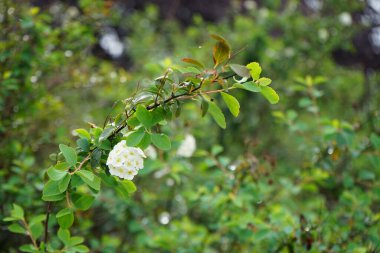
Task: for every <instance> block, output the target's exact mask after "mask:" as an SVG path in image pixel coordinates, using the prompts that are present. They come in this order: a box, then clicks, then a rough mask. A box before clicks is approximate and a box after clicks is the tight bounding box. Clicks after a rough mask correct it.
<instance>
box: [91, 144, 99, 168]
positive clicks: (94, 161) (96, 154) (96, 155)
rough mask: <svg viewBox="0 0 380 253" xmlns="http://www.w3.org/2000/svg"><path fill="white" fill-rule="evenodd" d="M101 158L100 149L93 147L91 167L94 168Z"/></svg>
mask: <svg viewBox="0 0 380 253" xmlns="http://www.w3.org/2000/svg"><path fill="white" fill-rule="evenodd" d="M101 158H102V151H101V150H100V149H98V148H96V149H94V151H93V152H92V154H91V161H90V164H91V168H96V167H98V166H99V164H100V159H101Z"/></svg>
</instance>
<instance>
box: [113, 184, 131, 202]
mask: <svg viewBox="0 0 380 253" xmlns="http://www.w3.org/2000/svg"><path fill="white" fill-rule="evenodd" d="M115 190H116V192H117V193H118V194H119V195H120V196H121V197H122V198H123V199H126V200H127V199H129V196H130V195H131V194H132V193H133V192H135V191H136V186H135V184H134V183H133V182H132V181H129V180H120V181H118V185H117V187H116V188H115Z"/></svg>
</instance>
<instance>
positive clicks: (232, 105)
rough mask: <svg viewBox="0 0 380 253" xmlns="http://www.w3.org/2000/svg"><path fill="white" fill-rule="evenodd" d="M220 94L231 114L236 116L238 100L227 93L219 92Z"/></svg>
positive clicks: (238, 107)
mask: <svg viewBox="0 0 380 253" xmlns="http://www.w3.org/2000/svg"><path fill="white" fill-rule="evenodd" d="M220 94H221V95H222V98H223V100H224V102H225V103H226V105H227V107H228V109H229V110H230V112H231V113H232V115H234V116H235V117H237V116H238V115H239V111H240V104H239V101H238V100H237V99H236V98H235V97H234V96H231V95H229V94H227V93H224V92H221V93H220Z"/></svg>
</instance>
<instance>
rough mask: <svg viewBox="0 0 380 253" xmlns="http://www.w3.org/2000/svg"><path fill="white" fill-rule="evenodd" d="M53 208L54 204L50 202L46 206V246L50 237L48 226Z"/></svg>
mask: <svg viewBox="0 0 380 253" xmlns="http://www.w3.org/2000/svg"><path fill="white" fill-rule="evenodd" d="M51 207H52V202H48V203H47V205H46V219H45V239H44V242H45V244H46V243H47V241H48V237H49V226H48V225H49V216H50V212H51Z"/></svg>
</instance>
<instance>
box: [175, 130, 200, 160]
mask: <svg viewBox="0 0 380 253" xmlns="http://www.w3.org/2000/svg"><path fill="white" fill-rule="evenodd" d="M196 148H197V144H196V141H195V138H194V136H192V135H191V134H187V135H186V137H185V140H183V141H182V143H181V145H180V146H179V148H178V150H177V155H178V156H182V157H191V156H192V155H193V153H194V151H195V149H196Z"/></svg>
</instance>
